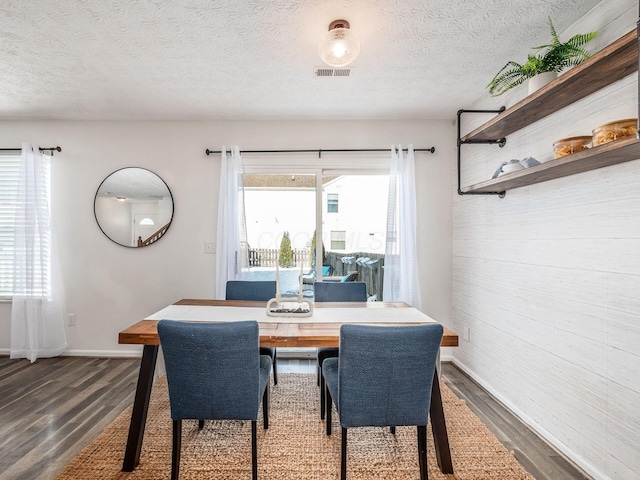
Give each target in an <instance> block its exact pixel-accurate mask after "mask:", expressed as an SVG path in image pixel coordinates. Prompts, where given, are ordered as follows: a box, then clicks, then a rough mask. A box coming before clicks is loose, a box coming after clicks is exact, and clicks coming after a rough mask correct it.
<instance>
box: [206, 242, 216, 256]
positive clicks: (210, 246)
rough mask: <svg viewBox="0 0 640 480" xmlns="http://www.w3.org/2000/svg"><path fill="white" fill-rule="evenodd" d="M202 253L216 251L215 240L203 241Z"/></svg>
mask: <svg viewBox="0 0 640 480" xmlns="http://www.w3.org/2000/svg"><path fill="white" fill-rule="evenodd" d="M204 253H213V254H215V253H216V242H204Z"/></svg>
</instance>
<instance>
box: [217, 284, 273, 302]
mask: <svg viewBox="0 0 640 480" xmlns="http://www.w3.org/2000/svg"><path fill="white" fill-rule="evenodd" d="M275 296H276V281H275V280H259V281H246V280H230V281H228V282H227V292H226V299H227V300H261V301H265V302H266V301H267V300H271V299H272V298H275Z"/></svg>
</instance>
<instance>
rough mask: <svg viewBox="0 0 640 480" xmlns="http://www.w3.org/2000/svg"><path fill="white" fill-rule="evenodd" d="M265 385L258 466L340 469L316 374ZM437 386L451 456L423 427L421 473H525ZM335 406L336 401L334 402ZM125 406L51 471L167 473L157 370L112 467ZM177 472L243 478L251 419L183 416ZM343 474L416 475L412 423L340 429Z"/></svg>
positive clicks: (267, 473) (163, 391) (364, 478)
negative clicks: (140, 440) (128, 460)
mask: <svg viewBox="0 0 640 480" xmlns="http://www.w3.org/2000/svg"><path fill="white" fill-rule="evenodd" d="M278 380H279V382H278V385H277V386H273V384H272V385H271V412H270V418H269V429H268V430H264V429H263V428H262V421H261V415H262V414H261V413H260V416H259V417H258V418H259V420H258V476H259V478H260V479H261V480H267V479H279V480H289V479H323V480H324V479H339V478H340V435H341V431H340V425H339V423H338V416H337V414H336V413H335V411H334V415H333V421H334V423H333V434H332V435H331V436H330V437H328V436H327V435H326V434H325V425H324V422H323V421H321V420H320V416H319V408H320V407H319V403H320V401H319V388H318V387H317V386H316V377H315V375H304V374H281V375H279V379H278ZM442 396H443V402H444V408H445V416H446V421H447V429H448V432H449V442H450V444H451V456H452V458H453V468H454V472H455V473H454V474H453V475H444V474H442V473H441V472H440V471H439V469H438V465H437V462H436V459H435V453H434V449H433V437H432V436H431V428H429V429H428V432H429V438H428V466H429V478H430V479H431V480H438V479H449V480H451V479H459V480H471V479H473V480H483V479H487V480H489V479H491V480H496V479H500V480H524V479H526V480H533V477H532V476H530V475H529V474H528V473H527V472H525V471H524V469H523V468H522V467H521V466H520V464H518V462H517V461H516V460H515V458H514V457H513V455H511V454H510V453H509V452H508V451H507V450H506V449H505V448H504V447H503V445H502V444H501V443H500V442H499V441H498V440H497V439H496V437H495V436H494V435H493V434H491V433H490V432H489V430H487V428H486V427H485V426H484V424H483V423H482V422H481V421H480V420H479V419H478V417H476V416H475V415H474V414H473V413H472V412H471V410H469V408H468V407H467V406H466V404H465V403H464V402H463V401H462V400H460V399H459V398H457V397H456V396H455V395H454V394H453V392H451V390H450V389H449V388H448V387H446V385H445V384H444V383H442ZM334 408H335V407H334ZM130 416H131V407H129V408H128V409H127V410H126V411H125V412H123V413H122V414H121V415H120V416H119V417H118V418H117V419H116V420H115V421H114V422H113V423H112V424H111V425H109V426H108V427H107V428H106V429H105V430H104V431H103V432H102V433H101V434H100V435H99V436H98V438H96V439H95V440H94V441H93V443H91V444H90V445H89V446H88V447H86V448H85V449H84V450H82V451H81V452H80V453H79V454H78V455H77V456H76V457H75V458H74V459H73V460H72V461H71V462H70V463H69V464H68V465H67V466H66V467H65V469H64V470H63V471H62V472H61V473H60V475H58V477H57V478H56V480H70V479H73V480H82V479H87V480H95V479H114V480H116V479H117V480H124V479H127V480H141V479H144V480H159V479H168V478H169V477H170V473H171V418H170V415H169V398H168V394H167V387H166V380H165V379H164V378H161V379H160V380H158V381H157V382H156V384H155V386H154V390H153V393H152V398H151V404H150V407H149V414H148V418H147V427H146V430H145V435H144V444H143V448H142V454H141V457H140V465H139V466H138V467H137V468H136V469H135V471H133V472H130V473H124V472H121V471H120V468H121V466H122V459H123V455H124V447H125V443H126V439H127V432H128V427H129V420H130ZM182 428H183V432H182V457H181V463H180V478H181V479H183V480H189V479H197V480H202V479H234V480H235V479H249V478H251V427H250V422H241V421H226V422H217V421H216V422H214V421H208V422H206V423H205V428H204V429H203V430H201V431H199V430H198V427H197V422H195V421H193V422H191V421H185V422H183V426H182ZM348 435H349V437H348V457H347V478H348V479H349V480H374V479H393V480H404V479H412V480H414V479H418V478H419V472H418V455H417V441H416V429H415V427H398V428H397V432H396V435H395V436H394V435H391V433H389V429H387V428H384V429H383V428H353V429H350V430H349V433H348Z"/></svg>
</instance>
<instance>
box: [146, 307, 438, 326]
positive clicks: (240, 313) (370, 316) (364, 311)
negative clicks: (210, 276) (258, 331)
mask: <svg viewBox="0 0 640 480" xmlns="http://www.w3.org/2000/svg"><path fill="white" fill-rule="evenodd" d="M163 319H165V320H189V321H196V322H207V321H209V322H211V321H215V322H223V321H227V322H234V321H238V320H256V321H258V322H260V323H317V322H327V323H332V322H333V323H348V322H354V323H395V322H406V323H414V322H415V323H429V322H435V320H433V319H432V318H431V317H429V316H428V315H426V314H424V313H422V312H421V311H420V310H417V309H415V308H413V307H409V308H333V307H331V308H315V309H314V310H313V316H311V317H304V318H296V317H269V316H268V315H267V311H266V309H265V308H264V307H227V306H224V307H223V306H203V305H169V306H168V307H165V308H163V309H162V310H160V311H158V312H156V313H154V314H153V315H150V316H148V317H147V318H145V320H163Z"/></svg>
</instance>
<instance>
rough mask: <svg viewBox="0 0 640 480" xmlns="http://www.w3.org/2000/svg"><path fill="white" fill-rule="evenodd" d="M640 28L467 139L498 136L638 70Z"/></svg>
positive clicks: (499, 116)
mask: <svg viewBox="0 0 640 480" xmlns="http://www.w3.org/2000/svg"><path fill="white" fill-rule="evenodd" d="M636 31H637V29H635V30H632V31H631V32H629V33H627V34H626V35H624V36H623V37H621V38H619V39H618V40H616V41H615V42H613V43H612V44H610V45H608V46H607V47H605V48H603V49H602V50H600V51H599V52H597V53H595V54H594V55H592V56H591V57H590V58H589V59H587V60H585V61H584V62H582V63H581V64H580V65H578V66H576V67H574V68H572V69H571V70H569V71H568V72H566V73H563V74H562V75H561V76H559V77H558V78H557V79H555V80H554V81H552V82H551V83H549V84H548V85H546V86H545V87H543V88H541V89H540V90H538V91H537V92H534V93H533V94H531V95H529V96H528V97H526V98H525V99H523V100H521V101H520V102H518V103H517V104H515V105H514V106H513V107H511V108H509V109H507V110H505V111H504V112H503V113H501V114H499V115H497V116H496V117H494V118H493V119H491V120H490V121H488V122H486V123H485V124H483V125H482V126H480V127H478V128H476V129H475V130H473V131H472V132H471V133H469V134H468V135H465V136H464V137H462V141H463V143H464V142H465V141H467V140H497V139H499V138H503V137H505V136H507V135H509V134H511V133H513V132H515V131H517V130H520V129H521V128H523V127H526V126H527V125H529V124H531V123H534V122H536V121H538V120H540V119H541V118H544V117H546V116H547V115H550V114H552V113H554V112H556V111H557V110H559V109H561V108H564V107H566V106H568V105H571V104H572V103H574V102H576V101H578V100H581V99H582V98H584V97H586V96H588V95H590V94H592V93H594V92H596V91H598V90H600V89H601V88H603V87H606V86H607V85H610V84H612V83H614V82H616V81H618V80H621V79H623V78H624V77H626V76H627V75H630V74H632V73H633V72H636V71H637V70H638V37H637V33H636Z"/></svg>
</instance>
